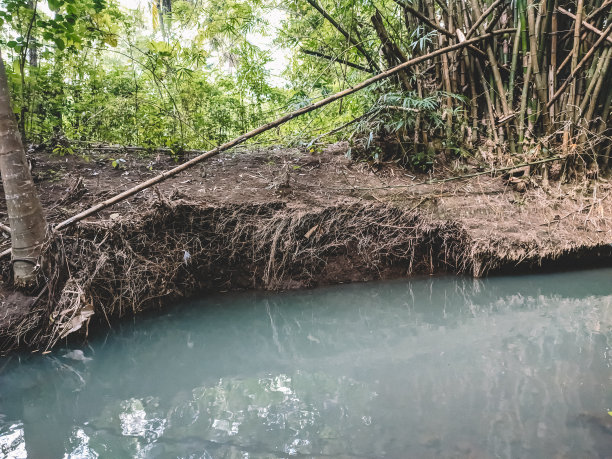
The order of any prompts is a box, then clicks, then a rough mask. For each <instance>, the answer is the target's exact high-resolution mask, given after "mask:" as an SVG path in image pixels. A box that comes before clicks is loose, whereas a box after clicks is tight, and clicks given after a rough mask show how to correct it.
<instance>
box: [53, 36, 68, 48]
mask: <svg viewBox="0 0 612 459" xmlns="http://www.w3.org/2000/svg"><path fill="white" fill-rule="evenodd" d="M53 41H54V42H55V45H56V46H57V48H58V49H59V50H60V51H63V50H64V49H65V48H66V43H64V40H62V39H61V38H58V37H55V38H54V39H53Z"/></svg>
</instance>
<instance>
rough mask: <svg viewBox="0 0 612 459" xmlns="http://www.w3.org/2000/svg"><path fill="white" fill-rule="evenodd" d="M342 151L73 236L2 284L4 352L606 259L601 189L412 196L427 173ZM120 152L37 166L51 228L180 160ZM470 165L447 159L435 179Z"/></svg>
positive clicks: (500, 187)
mask: <svg viewBox="0 0 612 459" xmlns="http://www.w3.org/2000/svg"><path fill="white" fill-rule="evenodd" d="M345 151H346V146H344V145H342V144H339V145H335V146H333V147H330V148H328V149H327V150H326V151H324V152H323V153H321V154H317V155H311V154H308V153H304V152H300V151H298V150H286V149H285V150H280V149H279V150H274V149H268V150H259V151H253V150H251V151H249V152H248V153H247V152H237V153H234V154H231V155H225V156H221V157H217V158H214V159H212V160H211V161H209V162H208V163H205V164H204V165H202V166H199V167H196V168H195V169H192V170H190V171H188V172H186V173H184V174H183V175H180V176H179V177H177V178H174V179H171V180H169V181H167V182H164V183H163V184H161V185H160V186H158V187H157V188H156V189H151V190H147V191H145V192H142V193H141V194H139V195H137V196H135V197H134V198H133V199H131V200H129V201H126V202H124V203H122V204H119V205H118V206H116V207H113V208H110V209H108V210H107V211H104V212H101V213H100V214H99V215H98V216H97V218H95V219H93V218H92V219H89V220H88V221H85V222H82V223H80V224H78V225H77V226H75V227H73V228H68V229H67V230H66V231H63V232H62V233H61V234H60V235H57V236H55V237H54V238H52V240H51V241H50V244H49V247H48V248H47V250H48V253H49V254H50V255H51V256H50V257H49V261H48V262H47V263H46V264H45V266H43V269H42V271H43V272H44V275H45V278H46V281H47V282H46V285H47V286H48V288H47V290H45V291H43V292H42V293H41V294H40V295H38V292H37V294H36V295H35V296H32V297H28V296H24V295H22V294H19V293H14V292H11V291H10V290H9V289H8V288H7V287H5V290H4V292H3V293H2V301H3V306H2V307H1V308H0V311H3V312H2V313H1V314H0V351H1V352H7V351H9V350H11V349H14V348H16V347H18V346H21V347H25V348H30V349H37V350H41V351H43V350H46V349H48V348H49V347H51V346H52V345H54V344H55V343H56V342H57V341H58V340H60V339H62V337H64V336H66V335H67V334H68V333H69V332H70V330H72V329H75V328H76V327H77V326H79V325H82V326H81V328H80V330H79V331H78V333H84V332H85V331H86V325H87V323H88V320H90V321H91V324H94V323H96V324H102V325H104V324H107V323H110V322H111V321H112V320H113V319H117V318H120V317H124V316H126V315H133V314H136V313H139V312H141V311H144V310H147V309H152V308H158V307H160V306H162V305H163V304H167V303H168V302H171V301H174V300H176V299H178V298H181V297H187V296H190V295H193V294H195V293H198V292H206V291H226V290H235V289H249V288H258V289H291V288H302V287H312V286H316V285H322V284H330V283H339V282H352V281H366V280H373V279H381V278H391V277H401V276H409V275H413V274H416V273H427V274H429V273H441V272H449V273H466V274H470V275H474V276H483V275H486V274H490V273H495V272H516V271H526V270H533V269H537V268H539V267H541V266H545V267H547V268H549V267H559V266H566V267H567V266H569V267H575V266H577V265H579V264H592V263H608V262H609V261H610V260H612V247H611V246H610V241H612V235H611V234H610V231H611V230H610V225H609V222H610V218H611V217H612V200H609V199H608V195H609V194H610V192H611V191H612V186H610V185H609V184H608V183H607V182H606V181H604V180H600V181H599V182H591V183H585V184H583V185H581V187H577V186H575V185H571V184H566V185H560V184H559V183H558V182H556V183H552V184H551V185H550V186H544V187H543V186H542V184H541V181H540V180H539V178H538V176H537V174H536V175H535V176H533V177H532V179H530V181H529V183H527V190H526V191H525V192H518V191H515V190H514V188H513V186H512V185H511V184H509V183H508V181H506V180H504V179H503V178H501V177H496V178H493V177H490V176H488V175H481V176H478V177H474V178H471V179H469V180H460V181H449V182H442V183H436V184H428V185H422V184H421V185H419V183H421V182H422V181H424V180H428V179H430V178H431V176H430V175H429V174H423V175H422V176H415V175H414V174H412V173H409V172H407V171H406V170H404V169H401V168H399V167H395V166H393V165H385V166H384V167H381V168H372V167H371V166H370V165H368V164H365V163H355V162H351V161H349V160H347V159H346V158H345V156H344V153H345ZM120 155H121V154H120V152H119V153H114V154H113V157H112V158H111V157H110V156H106V157H103V156H96V157H95V158H88V159H89V161H86V159H84V158H82V157H80V156H77V155H74V156H65V157H49V156H47V155H39V156H38V157H37V165H36V167H35V169H34V175H35V176H36V178H37V184H38V186H39V189H40V193H41V197H42V200H43V206H44V207H45V209H46V212H47V218H48V220H49V222H51V223H52V222H58V221H60V220H62V219H64V218H66V217H68V216H70V215H73V214H75V213H77V212H78V211H80V210H83V209H85V208H87V207H88V206H90V205H91V204H92V203H95V202H99V201H100V200H102V199H104V198H107V197H109V196H111V195H113V194H115V193H117V192H118V191H121V190H123V189H127V188H129V187H130V186H133V185H134V184H136V183H138V182H140V181H142V180H144V179H146V178H149V177H151V176H153V175H154V174H157V173H159V171H161V170H165V169H168V168H170V167H172V166H173V165H174V162H172V161H171V160H170V159H168V158H167V157H166V156H159V157H141V158H136V157H133V156H131V157H128V156H124V159H125V160H126V161H125V163H124V164H125V168H124V169H114V168H113V167H112V163H113V160H116V159H118V158H117V156H120ZM115 162H116V161H115ZM120 163H122V164H123V162H120ZM477 170H478V169H476V165H472V166H470V165H466V164H463V163H456V164H454V166H453V163H449V164H447V165H446V166H445V167H442V166H439V167H438V168H437V169H436V170H435V171H434V173H433V176H434V177H446V178H448V177H453V176H456V175H461V174H469V173H473V172H474V171H477ZM520 188H522V187H520ZM2 206H4V200H3V198H2ZM0 212H3V213H4V215H5V216H6V211H5V209H4V208H0ZM2 220H3V221H6V218H3V219H2ZM6 244H8V238H7V239H6V240H5V245H6ZM0 248H1V247H0ZM3 263H4V264H3V273H4V277H5V279H4V282H5V286H6V285H8V283H9V281H10V280H9V279H8V273H10V269H9V268H10V266H9V264H8V262H7V261H4V262H3ZM92 314H93V315H92Z"/></svg>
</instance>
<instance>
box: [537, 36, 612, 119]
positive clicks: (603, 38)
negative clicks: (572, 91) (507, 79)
mask: <svg viewBox="0 0 612 459" xmlns="http://www.w3.org/2000/svg"><path fill="white" fill-rule="evenodd" d="M610 33H612V24H610V25H609V26H608V27H607V28H606V30H605V31H604V33H603V35H601V36H600V37H599V39H598V40H597V41H596V42H595V44H593V46H592V47H591V49H590V50H589V51H588V52H587V53H586V54H585V55H584V57H583V58H582V60H581V61H580V62H579V63H578V64H577V65H576V67H575V68H574V70H573V71H572V73H570V75H569V76H568V77H567V79H566V80H565V81H564V82H563V84H562V85H561V87H560V88H559V89H557V92H556V93H555V95H554V96H553V97H552V98H551V99H550V100H549V101H548V104H547V106H546V108H550V106H551V105H552V104H553V103H554V102H555V101H556V100H557V99H558V98H559V96H560V95H561V94H563V91H565V89H566V88H567V86H568V85H569V84H570V83H571V82H572V81H573V80H574V78H575V77H576V74H577V73H578V71H579V70H580V69H581V68H582V67H584V65H585V64H586V63H587V62H588V60H589V59H590V58H591V56H593V53H595V51H596V50H597V49H598V48H599V46H600V45H601V44H602V43H603V41H604V40H605V39H606V38H607V37H608V36H609V35H610ZM569 103H571V95H570V101H569Z"/></svg>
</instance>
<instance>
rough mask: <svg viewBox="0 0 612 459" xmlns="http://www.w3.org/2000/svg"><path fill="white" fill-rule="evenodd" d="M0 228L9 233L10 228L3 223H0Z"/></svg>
mask: <svg viewBox="0 0 612 459" xmlns="http://www.w3.org/2000/svg"><path fill="white" fill-rule="evenodd" d="M0 230H1V231H4V232H5V233H6V234H8V235H9V236H10V235H11V229H10V228H9V227H8V226H6V225H5V224H4V223H0Z"/></svg>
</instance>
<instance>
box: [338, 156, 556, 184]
mask: <svg viewBox="0 0 612 459" xmlns="http://www.w3.org/2000/svg"><path fill="white" fill-rule="evenodd" d="M564 159H565V158H564V157H558V156H555V157H553V158H546V159H541V160H539V161H534V162H531V163H523V164H516V165H514V166H509V167H502V168H499V169H489V170H487V171H482V172H475V173H473V174H467V175H459V176H457V177H448V178H445V179H432V180H425V181H423V182H416V183H411V184H410V185H387V186H379V187H362V188H358V187H353V188H330V189H332V190H344V191H347V190H388V189H394V188H413V187H415V186H420V185H433V184H435V183H445V182H452V181H455V180H465V179H468V178H472V177H478V176H479V175H487V174H490V175H493V174H495V173H497V172H504V171H509V170H512V169H516V168H517V167H525V166H536V165H538V164H544V163H549V162H552V161H561V160H564Z"/></svg>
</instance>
